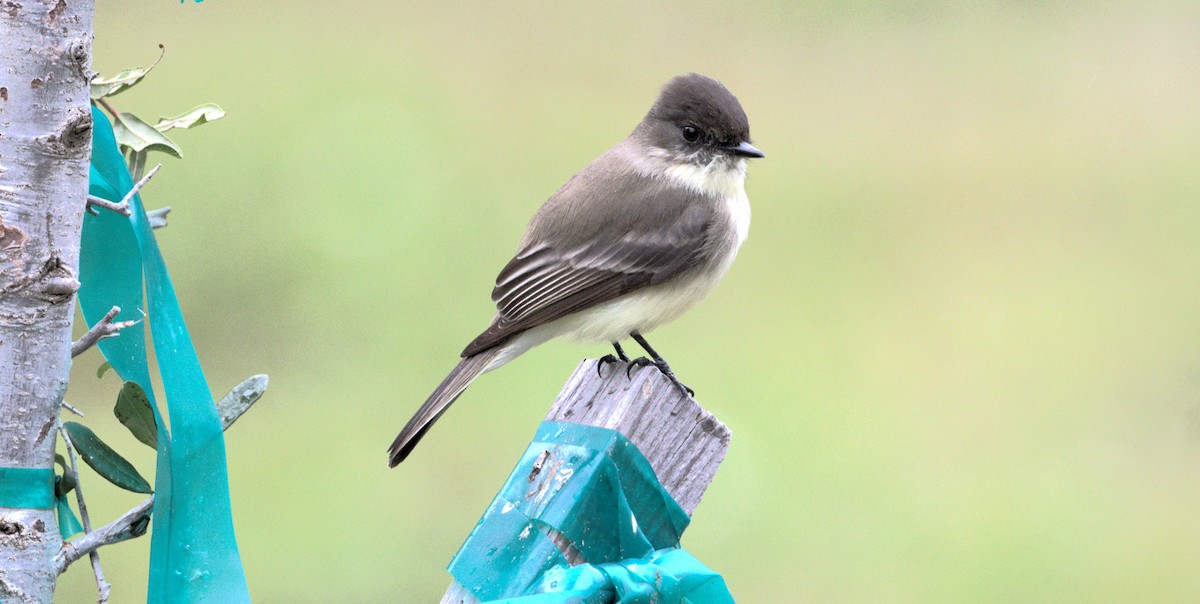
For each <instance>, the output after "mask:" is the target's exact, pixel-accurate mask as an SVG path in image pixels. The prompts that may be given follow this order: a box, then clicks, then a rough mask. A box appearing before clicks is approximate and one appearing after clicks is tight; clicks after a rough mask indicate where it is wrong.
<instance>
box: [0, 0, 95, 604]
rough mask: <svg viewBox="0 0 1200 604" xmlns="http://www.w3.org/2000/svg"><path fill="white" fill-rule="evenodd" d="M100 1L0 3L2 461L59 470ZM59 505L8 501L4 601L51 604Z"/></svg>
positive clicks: (2, 546) (3, 534) (0, 577)
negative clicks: (59, 426)
mask: <svg viewBox="0 0 1200 604" xmlns="http://www.w3.org/2000/svg"><path fill="white" fill-rule="evenodd" d="M91 40H92V0H49V1H46V0H38V1H34V0H22V1H21V2H3V3H0V57H3V69H2V70H0V468H53V466H54V446H55V437H56V433H55V430H54V422H55V420H56V418H57V417H58V413H59V407H60V403H61V402H62V398H63V393H64V392H65V391H66V389H67V378H68V373H69V371H70V368H71V322H72V319H73V317H74V301H75V290H76V289H77V288H78V287H79V282H78V281H77V280H76V273H77V269H78V266H79V229H80V225H81V224H82V220H83V211H84V208H85V205H86V201H87V188H88V160H89V156H90V153H91V132H92V118H91V113H90V110H89V106H88V79H89V74H90V73H91V47H92V43H91ZM61 546H62V539H61V537H59V534H58V523H57V521H56V520H55V516H54V511H53V510H52V509H27V508H25V509H23V508H5V507H0V601H3V602H4V603H5V604H12V603H17V602H21V603H24V602H50V601H51V598H52V597H53V594H54V584H55V581H56V579H57V577H58V570H57V567H56V565H55V563H54V556H55V554H57V553H58V550H59V548H60V547H61Z"/></svg>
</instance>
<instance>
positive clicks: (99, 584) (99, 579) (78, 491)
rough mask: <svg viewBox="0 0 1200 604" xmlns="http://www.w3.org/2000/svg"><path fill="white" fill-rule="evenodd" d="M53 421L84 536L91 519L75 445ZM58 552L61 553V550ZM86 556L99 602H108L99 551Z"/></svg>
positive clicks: (57, 421) (61, 426)
mask: <svg viewBox="0 0 1200 604" xmlns="http://www.w3.org/2000/svg"><path fill="white" fill-rule="evenodd" d="M55 423H56V424H58V433H59V434H60V435H61V436H62V439H63V444H64V445H66V447H67V459H68V460H69V461H70V462H71V474H74V475H75V499H76V501H77V502H78V503H79V518H80V519H81V520H82V521H83V532H84V533H85V536H86V534H89V533H91V532H92V521H91V520H90V519H89V518H88V511H87V502H85V501H84V499H83V488H82V487H83V485H82V484H80V480H79V469H78V466H77V465H76V462H75V446H74V445H73V444H71V437H70V436H68V435H67V431H66V429H65V428H63V425H62V420H57V419H56V420H55ZM59 552H60V553H61V552H62V550H59ZM88 557H89V558H91V560H92V573H93V574H95V575H96V590H97V591H99V592H100V597H99V604H108V594H109V592H110V591H111V589H112V588H111V586H110V585H109V584H108V581H105V580H104V569H102V568H100V552H97V551H96V550H95V548H93V549H92V551H90V552H88Z"/></svg>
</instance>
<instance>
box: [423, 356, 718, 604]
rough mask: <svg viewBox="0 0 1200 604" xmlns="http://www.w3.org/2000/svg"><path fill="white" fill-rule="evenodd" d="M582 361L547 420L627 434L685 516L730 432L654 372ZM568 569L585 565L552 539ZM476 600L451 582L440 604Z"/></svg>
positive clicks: (713, 471)
mask: <svg viewBox="0 0 1200 604" xmlns="http://www.w3.org/2000/svg"><path fill="white" fill-rule="evenodd" d="M597 363H598V361H594V360H590V359H588V360H584V361H583V362H582V363H580V364H579V367H577V368H576V369H575V373H574V374H573V375H572V376H571V378H570V379H569V380H568V381H567V383H566V385H565V386H564V387H563V389H562V392H560V393H559V394H558V398H557V399H555V401H554V405H553V406H552V407H551V408H550V412H549V413H548V414H547V415H546V420H547V421H557V422H570V423H575V424H585V425H589V426H598V427H602V428H610V429H613V430H616V431H618V432H620V433H622V434H624V435H625V437H626V438H628V439H629V440H630V441H631V442H633V444H634V445H636V446H637V447H638V449H640V450H641V452H642V454H643V455H645V456H646V459H647V460H648V461H649V462H650V465H651V466H652V467H653V468H654V472H655V474H657V475H658V480H659V482H661V483H662V485H663V487H665V488H666V489H667V492H669V493H670V494H671V496H672V497H673V498H674V499H675V501H676V502H677V503H679V505H680V507H682V508H683V510H684V511H685V512H687V514H688V515H689V516H691V515H692V512H693V511H695V509H696V506H697V505H699V504H700V498H701V497H702V496H703V495H704V491H705V490H707V489H708V485H709V483H710V482H712V479H713V477H714V476H715V475H716V473H717V467H718V466H720V464H721V461H722V460H724V459H725V453H726V451H728V450H729V437H730V431H729V428H728V427H727V426H726V425H725V424H723V423H721V421H720V420H718V419H717V418H716V417H715V416H713V414H711V413H709V412H708V411H705V410H704V408H703V407H701V406H700V404H699V403H697V402H696V401H695V399H692V398H691V397H687V396H684V395H683V393H681V392H680V391H679V390H678V389H677V388H676V387H675V386H674V385H673V384H672V383H671V382H670V381H669V380H667V378H666V377H664V376H663V375H662V374H661V373H660V372H659V371H658V369H657V368H655V367H633V368H632V372H631V374H632V377H626V373H625V371H626V368H627V366H628V365H627V364H625V363H611V364H608V365H605V366H603V367H601V368H600V371H599V372H598V371H597ZM555 542H556V543H557V544H558V545H559V549H560V550H561V551H562V552H563V554H564V555H566V556H567V558H568V559H569V560H570V561H571V563H572V564H579V563H583V562H587V560H581V559H580V556H579V553H578V552H577V551H576V550H574V548H570V547H569V546H568V545H567V544H566V542H565V540H560V539H555ZM476 602H478V600H477V599H476V598H475V596H474V595H473V594H472V593H471V592H470V591H468V590H467V589H466V588H465V587H464V586H462V585H461V584H459V583H458V582H457V581H456V582H454V583H452V584H451V585H450V588H449V589H448V590H447V591H446V595H445V596H443V597H442V604H475V603H476Z"/></svg>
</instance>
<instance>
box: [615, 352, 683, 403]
mask: <svg viewBox="0 0 1200 604" xmlns="http://www.w3.org/2000/svg"><path fill="white" fill-rule="evenodd" d="M634 367H657V368H658V371H659V372H660V373H662V374H663V375H664V376H666V378H667V379H668V380H671V383H672V384H675V387H676V388H678V389H679V390H680V391H681V392H686V393H687V395H688V396H696V391H695V390H692V389H691V388H688V387H687V385H686V384H684V383H683V382H681V381H679V378H677V377H675V372H674V371H672V370H671V366H670V365H667V364H666V363H661V364H660V363H658V362H657V361H655V360H653V359H648V358H646V357H638V358H636V359H633V360H632V361H629V364H628V365H626V366H625V377H626V378H629V379H633V368H634Z"/></svg>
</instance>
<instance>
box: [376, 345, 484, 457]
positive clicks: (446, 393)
mask: <svg viewBox="0 0 1200 604" xmlns="http://www.w3.org/2000/svg"><path fill="white" fill-rule="evenodd" d="M501 348H503V347H501V346H495V347H492V348H489V349H487V350H484V351H482V352H479V353H477V354H473V355H471V356H469V357H466V358H464V359H463V360H461V361H459V363H458V365H457V366H455V367H454V369H453V370H452V371H450V375H448V376H446V379H444V380H442V383H441V384H439V385H438V387H437V389H436V390H434V391H433V394H431V395H429V398H427V399H425V404H423V405H421V408H420V409H418V410H417V413H416V415H413V416H412V419H410V420H408V424H407V425H405V426H404V429H403V430H401V431H400V435H399V436H397V437H396V440H395V441H393V442H392V446H391V448H389V449H388V465H389V466H391V467H393V468H394V467H396V466H397V465H398V464H399V463H400V462H402V461H404V458H406V457H408V454H409V453H411V452H412V450H413V447H415V446H417V442H419V441H420V440H421V437H422V436H425V432H427V431H429V427H430V426H432V425H433V422H436V421H437V420H438V418H439V417H441V416H442V414H443V413H445V412H446V409H449V408H450V405H451V404H452V403H453V402H454V401H455V400H457V399H458V396H459V395H460V394H462V393H463V391H464V390H466V389H467V386H470V385H471V382H473V381H475V378H477V377H479V374H481V373H483V372H484V371H487V370H488V368H489V366H490V365H491V364H492V361H493V360H495V359H496V356H497V355H499V353H500V350H501Z"/></svg>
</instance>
